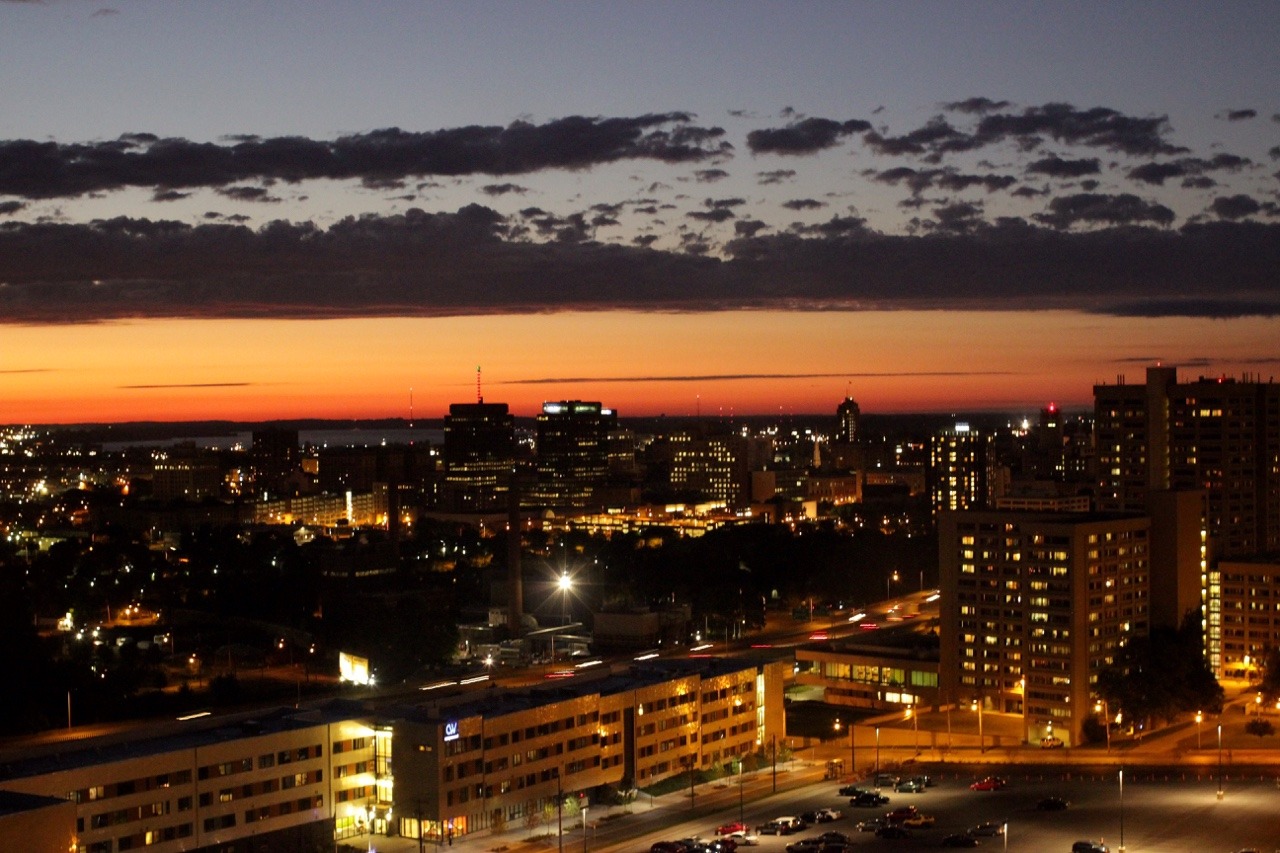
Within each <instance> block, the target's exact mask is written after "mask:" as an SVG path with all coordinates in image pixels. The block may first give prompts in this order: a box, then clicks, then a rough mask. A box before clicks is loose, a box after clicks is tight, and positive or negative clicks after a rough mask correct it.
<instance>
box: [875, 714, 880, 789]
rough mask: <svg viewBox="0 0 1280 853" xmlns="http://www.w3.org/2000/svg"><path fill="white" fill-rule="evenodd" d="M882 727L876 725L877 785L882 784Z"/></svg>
mask: <svg viewBox="0 0 1280 853" xmlns="http://www.w3.org/2000/svg"><path fill="white" fill-rule="evenodd" d="M879 777H880V727H879V726H876V785H877V786H879V784H880V780H879Z"/></svg>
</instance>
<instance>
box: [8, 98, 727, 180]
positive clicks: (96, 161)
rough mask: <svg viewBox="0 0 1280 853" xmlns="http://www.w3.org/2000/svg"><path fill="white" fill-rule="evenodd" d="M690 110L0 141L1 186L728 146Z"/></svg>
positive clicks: (674, 154) (385, 176) (667, 156)
mask: <svg viewBox="0 0 1280 853" xmlns="http://www.w3.org/2000/svg"><path fill="white" fill-rule="evenodd" d="M692 120H693V117H692V116H691V115H689V114H688V113H679V112H673V113H662V114H651V115H644V116H639V117H634V118H598V117H597V118H589V117H585V116H570V117H568V118H562V119H555V120H553V121H549V122H547V123H546V124H542V125H533V124H530V123H528V122H515V123H513V124H510V125H508V126H507V127H496V126H494V127H481V126H472V127H462V128H451V129H447V130H438V131H427V132H412V131H404V130H400V129H399V128H388V129H385V130H375V131H371V132H369V133H359V134H352V135H350V136H342V137H339V138H337V139H335V140H313V139H306V138H303V137H275V138H270V139H258V138H257V137H250V138H245V139H243V140H242V141H238V142H234V143H232V144H227V145H220V144H215V143H203V142H192V141H189V140H186V139H159V138H157V137H155V136H154V135H153V134H141V133H133V134H128V135H126V136H122V137H120V138H119V139H116V140H112V141H107V142H90V143H70V144H60V143H56V142H37V141H34V140H27V139H18V140H9V141H2V142H0V194H8V195H16V196H22V197H25V198H56V197H66V196H79V195H84V194H86V193H91V192H102V191H109V190H115V189H120V188H123V187H129V186H138V187H151V188H157V187H158V188H164V189H182V188H190V187H201V186H207V187H221V186H227V185H229V184H234V183H236V182H238V181H245V180H264V181H265V180H269V179H276V180H282V181H287V182H297V181H303V180H309V179H333V180H345V179H355V178H358V179H366V178H367V179H371V180H398V179H401V178H406V177H423V176H428V175H454V176H457V175H474V174H488V175H517V174H527V173H530V172H537V171H540V170H544V169H582V168H587V167H590V166H594V165H598V164H601V163H611V162H615V161H619V160H628V159H642V160H658V161H661V162H664V163H697V162H702V161H705V160H707V159H709V158H713V157H717V156H722V155H725V154H728V153H729V152H731V151H732V149H733V146H732V145H730V144H729V143H728V142H726V141H724V140H723V139H722V137H723V135H724V131H723V130H722V129H721V128H718V127H711V128H705V127H699V126H697V125H694V124H692V123H691V122H692Z"/></svg>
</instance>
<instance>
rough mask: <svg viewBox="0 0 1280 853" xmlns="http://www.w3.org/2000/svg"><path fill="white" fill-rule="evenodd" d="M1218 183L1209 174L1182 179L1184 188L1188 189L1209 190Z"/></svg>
mask: <svg viewBox="0 0 1280 853" xmlns="http://www.w3.org/2000/svg"><path fill="white" fill-rule="evenodd" d="M1217 185H1218V182H1217V181H1215V180H1214V179H1213V178H1211V177H1209V176H1208V175H1196V176H1195V177H1193V178H1183V179H1182V188H1183V189H1187V190H1208V189H1212V188H1214V187H1216V186H1217Z"/></svg>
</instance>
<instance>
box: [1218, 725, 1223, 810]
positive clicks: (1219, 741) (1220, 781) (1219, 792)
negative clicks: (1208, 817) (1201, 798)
mask: <svg viewBox="0 0 1280 853" xmlns="http://www.w3.org/2000/svg"><path fill="white" fill-rule="evenodd" d="M1218 799H1222V723H1218Z"/></svg>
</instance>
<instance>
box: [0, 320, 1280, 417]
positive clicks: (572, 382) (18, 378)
mask: <svg viewBox="0 0 1280 853" xmlns="http://www.w3.org/2000/svg"><path fill="white" fill-rule="evenodd" d="M1276 332H1277V321H1275V320H1271V319H1265V318H1248V319H1240V320H1196V319H1186V318H1160V319H1153V320H1143V319H1133V318H1116V317H1105V316H1095V315H1085V314H1077V313H1073V312H1066V311H1061V312H955V311H950V312H944V311H922V312H916V311H898V312H862V313H857V312H777V311H752V312H717V313H698V314H644V313H635V312H599V313H563V314H551V315H533V316H508V315H502V316H486V317H454V318H435V319H420V318H413V319H402V318H390V319H358V320H322V321H275V320H243V321H235V320H216V321H215V320H150V321H132V322H118V323H102V324H94V325H77V326H10V327H6V328H5V330H4V335H3V338H0V341H3V343H0V400H3V404H0V405H2V408H0V422H5V423H84V422H120V421H135V420H155V421H183V420H215V419H225V420H237V421H258V420H275V419H289V418H382V417H406V418H407V417H408V415H409V389H410V388H413V389H414V390H413V394H414V415H415V417H416V418H417V419H419V420H428V419H434V418H439V417H440V416H442V415H444V414H445V413H446V412H447V411H448V406H449V404H450V403H455V402H470V401H472V400H474V399H475V366H476V365H477V364H479V365H481V366H482V367H483V376H484V396H485V399H486V400H488V401H489V402H505V403H508V404H509V405H510V406H511V409H512V411H513V412H514V413H515V414H516V415H517V416H521V417H528V416H532V415H534V414H536V413H537V412H538V411H539V409H540V407H541V404H542V402H543V401H544V400H558V399H586V400H599V401H601V402H602V403H604V404H605V405H607V406H611V407H613V408H616V409H618V411H619V414H620V415H621V416H622V417H623V418H626V417H632V416H644V415H658V414H668V415H673V416H676V415H692V414H694V413H695V412H698V411H700V412H701V413H702V414H704V415H708V416H717V415H723V416H730V415H746V414H769V413H782V414H808V413H821V412H828V411H834V409H835V406H836V405H837V404H838V403H839V401H840V400H842V399H843V398H844V396H845V392H846V389H847V390H848V392H849V393H850V394H852V396H853V397H854V398H855V399H857V400H858V402H859V405H860V406H861V408H862V411H864V412H868V413H874V412H885V413H890V412H909V411H961V410H965V411H974V410H1007V411H1037V410H1039V409H1040V408H1041V407H1042V406H1043V405H1044V403H1043V401H1044V400H1046V399H1052V400H1055V401H1056V404H1057V405H1058V406H1059V408H1065V409H1068V410H1070V409H1072V408H1083V407H1088V406H1090V405H1091V401H1092V386H1093V384H1094V383H1095V382H1108V383H1110V382H1114V381H1116V377H1117V375H1119V374H1128V381H1130V382H1136V381H1141V376H1142V373H1143V370H1144V369H1145V367H1146V366H1147V364H1151V363H1154V362H1155V356H1159V357H1160V358H1161V359H1162V360H1163V361H1164V362H1165V363H1169V364H1177V363H1179V360H1184V361H1190V360H1192V359H1198V358H1202V357H1203V356H1204V354H1205V352H1206V351H1208V352H1210V353H1212V355H1213V357H1214V359H1215V360H1214V362H1213V365H1212V368H1211V372H1212V373H1213V374H1214V375H1218V374H1223V375H1233V374H1237V373H1239V372H1242V371H1244V370H1252V371H1254V372H1261V371H1260V370H1259V369H1258V367H1257V364H1259V363H1261V361H1262V360H1263V359H1265V358H1267V357H1269V356H1270V354H1271V351H1272V342H1273V341H1274V340H1275V339H1276V337H1277V335H1276ZM1251 365H1252V366H1251ZM1194 372H1195V369H1187V374H1188V375H1191V374H1192V373H1194ZM681 377H685V378H683V379H682V378H681ZM688 377H701V378H688ZM1264 379H1265V376H1264Z"/></svg>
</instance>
